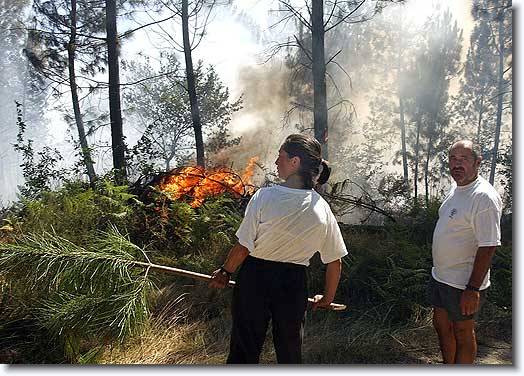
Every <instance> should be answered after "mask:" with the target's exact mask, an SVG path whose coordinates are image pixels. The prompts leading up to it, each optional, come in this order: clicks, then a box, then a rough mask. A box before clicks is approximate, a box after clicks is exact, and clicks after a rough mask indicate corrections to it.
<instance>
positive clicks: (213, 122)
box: [122, 53, 242, 176]
mask: <svg viewBox="0 0 524 376" xmlns="http://www.w3.org/2000/svg"><path fill="white" fill-rule="evenodd" d="M159 61H160V68H159V69H156V68H154V67H153V66H152V64H151V63H150V59H149V58H145V59H144V60H143V61H141V62H137V61H131V62H123V64H122V67H123V69H124V70H127V71H128V72H129V74H128V76H129V77H130V80H133V81H136V80H142V79H143V78H144V77H154V78H152V79H148V80H147V81H145V82H142V83H141V85H139V86H133V87H130V88H128V89H126V90H125V91H124V92H123V99H124V102H125V103H126V105H127V112H128V113H129V114H130V115H131V119H132V121H134V122H135V123H136V125H137V128H138V129H139V131H140V132H141V137H140V139H139V140H138V142H137V144H136V145H134V146H133V147H132V148H131V153H130V155H129V158H130V159H129V161H128V164H129V165H130V167H131V170H132V172H133V173H134V174H136V175H139V174H140V175H145V176H149V175H151V174H153V173H154V172H155V171H159V170H163V171H168V170H170V169H171V168H173V167H175V166H177V165H180V164H183V163H184V162H185V161H186V160H187V158H188V157H189V156H190V154H191V153H192V152H193V151H194V142H195V141H194V134H193V133H194V130H193V121H192V117H191V106H190V103H189V95H188V92H187V89H186V77H185V72H184V71H183V69H182V68H181V65H180V62H179V61H178V60H177V58H176V56H175V54H173V53H161V54H160V59H159ZM194 74H195V85H196V92H197V96H198V97H197V100H198V106H199V109H200V116H201V124H202V131H203V132H204V134H205V135H206V136H208V137H207V145H206V151H207V152H217V151H219V150H223V149H224V148H227V147H230V146H233V145H237V144H238V143H239V141H240V139H239V138H233V137H232V136H231V135H230V132H229V129H228V125H229V123H230V122H231V117H232V115H233V114H234V113H235V112H237V111H239V110H240V109H241V108H242V98H239V99H237V100H236V101H230V98H229V95H230V94H229V90H228V89H227V87H225V86H224V84H223V83H222V82H221V81H220V77H219V76H218V74H217V73H216V71H215V68H214V67H213V66H209V67H207V68H205V67H204V65H203V63H202V62H201V61H199V63H198V65H197V66H196V67H195V70H194Z"/></svg>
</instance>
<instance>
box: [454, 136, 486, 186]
mask: <svg viewBox="0 0 524 376" xmlns="http://www.w3.org/2000/svg"><path fill="white" fill-rule="evenodd" d="M481 160H482V157H481V156H480V148H479V147H478V146H476V145H475V143H473V142H472V141H469V140H461V141H457V142H455V143H454V144H453V146H451V149H449V170H450V172H451V176H452V177H453V179H454V180H455V181H456V182H457V185H459V186H461V185H467V184H469V183H471V182H472V181H474V180H476V179H477V176H478V171H479V166H480V161H481Z"/></svg>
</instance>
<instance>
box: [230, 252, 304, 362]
mask: <svg viewBox="0 0 524 376" xmlns="http://www.w3.org/2000/svg"><path fill="white" fill-rule="evenodd" d="M307 297H308V291H307V274H306V267H305V266H302V265H297V264H291V263H282V262H274V261H266V260H262V259H257V258H254V257H251V256H248V257H247V258H246V259H245V260H244V262H243V264H242V267H241V269H240V271H239V273H238V277H237V284H236V286H235V288H234V290H233V304H232V316H233V327H232V330H231V342H230V349H229V356H228V358H227V363H235V364H253V363H258V362H259V358H260V352H261V351H262V346H263V345H264V340H265V338H266V332H267V328H268V325H269V321H270V320H271V323H272V327H273V344H274V346H275V352H276V355H277V362H278V363H292V364H297V363H302V338H303V335H304V320H305V313H306V308H307Z"/></svg>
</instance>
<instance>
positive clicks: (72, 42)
mask: <svg viewBox="0 0 524 376" xmlns="http://www.w3.org/2000/svg"><path fill="white" fill-rule="evenodd" d="M76 16H77V11H76V0H71V13H70V17H71V37H70V38H69V44H68V45H67V59H68V62H69V67H68V68H69V86H70V87H71V100H72V102H73V112H74V114H75V122H76V128H77V130H78V138H79V139H80V147H81V148H82V150H81V152H82V158H83V160H84V165H85V167H86V171H87V176H88V177H89V184H90V185H91V187H93V188H94V185H95V180H96V174H95V169H94V167H93V160H92V159H91V151H90V150H89V144H88V142H87V137H86V132H85V129H84V122H83V120H82V114H81V113H80V103H79V101H78V87H77V85H76V75H75V50H76Z"/></svg>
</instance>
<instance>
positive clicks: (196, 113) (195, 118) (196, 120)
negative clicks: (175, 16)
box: [182, 0, 206, 168]
mask: <svg viewBox="0 0 524 376" xmlns="http://www.w3.org/2000/svg"><path fill="white" fill-rule="evenodd" d="M182 38H183V43H184V56H185V60H186V77H187V91H188V94H189V103H190V105H191V119H192V122H193V130H194V132H195V146H196V157H197V165H198V166H202V167H204V168H205V166H206V165H205V154H204V139H203V136H202V124H201V122H200V110H199V108H198V101H197V93H196V85H195V74H194V72H193V59H192V57H191V44H190V43H189V14H188V0H182Z"/></svg>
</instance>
